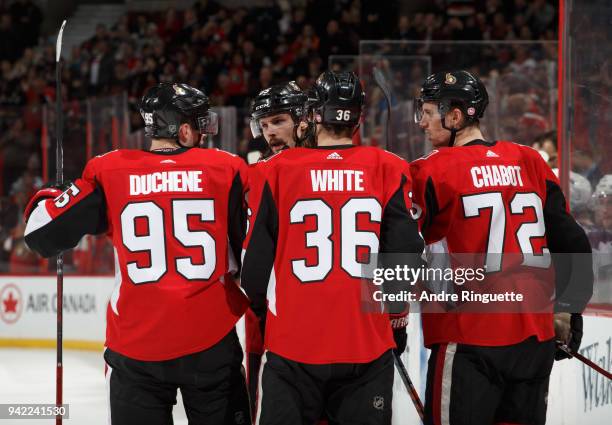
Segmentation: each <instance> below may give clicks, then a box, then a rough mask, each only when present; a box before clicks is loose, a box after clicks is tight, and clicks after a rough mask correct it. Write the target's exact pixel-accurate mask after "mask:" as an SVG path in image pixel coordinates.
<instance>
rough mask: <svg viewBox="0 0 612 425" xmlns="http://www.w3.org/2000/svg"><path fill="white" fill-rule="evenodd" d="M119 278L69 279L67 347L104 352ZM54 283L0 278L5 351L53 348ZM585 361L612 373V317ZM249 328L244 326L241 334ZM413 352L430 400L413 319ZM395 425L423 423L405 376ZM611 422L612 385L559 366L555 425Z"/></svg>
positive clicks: (589, 326) (600, 318) (552, 395)
mask: <svg viewBox="0 0 612 425" xmlns="http://www.w3.org/2000/svg"><path fill="white" fill-rule="evenodd" d="M114 285H115V281H114V277H112V276H108V277H106V276H105V277H89V276H87V277H82V276H81V277H79V276H70V277H65V278H64V347H65V348H69V349H70V348H74V349H89V350H101V349H102V347H103V344H104V334H105V323H106V305H107V302H108V299H109V297H110V294H111V292H112V290H113V288H114ZM55 294H56V278H55V276H44V277H41V276H36V277H34V276H1V277H0V347H1V346H10V347H54V346H55V335H56V312H55V311H56V295H55ZM584 322H585V323H584V331H585V336H584V339H583V343H582V347H581V353H582V354H583V355H584V356H586V357H587V358H589V359H591V360H593V361H595V362H596V363H598V364H599V365H600V366H602V367H604V368H606V369H608V370H610V369H612V354H611V353H612V315H610V314H606V313H605V312H603V314H601V312H600V314H597V315H588V316H585V321H584ZM241 327H242V326H239V329H240V328H241ZM408 334H409V342H408V347H409V349H408V351H407V352H406V353H404V354H403V356H402V358H403V360H404V362H405V364H406V367H407V368H408V371H409V373H410V375H411V378H412V380H413V381H414V384H415V386H416V387H417V389H419V392H420V393H421V394H424V386H425V372H426V369H427V356H428V350H426V349H424V348H423V345H422V336H421V332H420V321H419V316H418V315H416V314H414V315H411V317H410V324H409V327H408ZM393 410H394V415H393V417H394V420H393V422H394V425H395V424H397V425H400V424H402V425H403V424H407V423H414V424H417V423H418V421H417V417H416V414H415V411H414V408H413V406H412V402H411V401H410V399H409V397H408V395H407V393H406V391H405V389H404V388H403V385H402V383H401V381H400V379H399V377H398V376H396V379H395V382H394V400H393ZM610 417H612V381H609V380H605V378H603V377H601V376H600V375H598V374H597V373H596V372H594V371H592V370H591V369H589V368H588V367H586V366H584V365H582V363H580V362H578V361H577V360H574V359H571V360H564V361H561V362H556V363H555V367H554V369H553V374H552V376H551V383H550V392H549V409H548V421H547V423H548V424H552V425H565V424H567V425H570V424H572V425H574V424H576V423H580V424H581V425H591V424H592V425H599V424H602V423H606V422H607V421H608V420H609V418H610Z"/></svg>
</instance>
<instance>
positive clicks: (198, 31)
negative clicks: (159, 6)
mask: <svg viewBox="0 0 612 425" xmlns="http://www.w3.org/2000/svg"><path fill="white" fill-rule="evenodd" d="M421 3H422V4H423V5H424V6H422V7H419V8H418V10H413V9H415V8H417V7H416V6H412V7H411V9H410V10H404V9H405V7H406V5H402V2H400V1H397V0H395V1H367V0H334V1H332V0H303V1H302V2H294V1H291V2H290V1H287V0H285V1H283V0H278V1H275V0H271V1H269V2H268V5H267V6H265V7H249V8H245V7H238V8H228V7H225V6H223V5H221V4H219V3H217V2H215V1H214V0H199V1H196V2H195V3H194V4H193V5H192V6H191V7H189V8H187V9H184V10H177V9H174V8H170V9H168V10H166V11H164V12H148V11H142V12H129V13H127V14H125V15H124V16H122V17H121V18H120V19H119V20H118V21H117V22H116V23H115V24H114V25H112V26H111V27H109V28H107V27H106V26H104V25H98V26H97V27H96V29H95V34H94V35H93V36H92V37H91V38H90V39H88V40H86V41H85V42H83V43H82V44H81V45H79V46H75V47H73V48H72V51H70V52H67V55H66V57H67V58H66V60H65V62H64V66H63V75H62V83H63V93H62V96H63V98H64V99H65V101H66V104H67V105H70V104H71V102H73V103H75V104H76V103H78V102H82V101H83V100H84V99H86V98H88V97H104V96H110V95H117V94H123V93H127V98H128V100H129V102H130V106H131V108H130V110H131V114H132V116H131V118H132V119H131V120H130V122H131V124H132V129H133V130H135V129H137V127H138V126H139V125H141V120H140V118H139V115H138V109H137V104H138V100H139V99H140V96H141V95H142V93H143V92H144V90H145V89H146V88H148V87H150V86H151V85H153V84H155V83H157V82H159V81H184V82H187V83H188V84H190V85H193V86H195V87H198V88H201V89H203V90H204V91H205V92H206V93H207V94H209V96H210V98H211V102H212V104H213V105H217V106H235V107H236V108H239V109H240V110H241V111H247V110H248V107H249V105H250V100H251V99H252V98H253V96H254V95H256V94H257V93H258V91H260V90H261V89H263V88H265V87H268V86H269V85H271V84H274V83H277V82H286V81H288V80H291V79H293V80H296V82H297V83H298V84H299V85H300V86H302V87H307V86H308V85H310V84H311V83H312V81H313V80H314V78H316V77H317V76H318V75H319V74H320V72H321V71H322V70H323V69H324V68H326V67H327V65H328V57H329V56H330V55H357V54H359V42H360V40H366V39H372V40H377V39H379V40H382V39H388V40H406V41H421V42H427V41H433V42H436V41H440V40H482V41H492V40H503V41H517V42H519V43H517V44H516V45H512V46H510V47H502V48H499V49H491V48H482V47H476V48H473V49H472V50H469V51H467V53H466V50H460V49H457V48H456V47H455V49H454V51H452V52H450V51H449V47H448V46H444V47H442V48H441V49H440V50H437V49H436V48H435V47H432V46H431V45H430V44H428V43H421V44H419V45H415V46H413V47H410V48H408V47H406V46H404V47H402V49H403V50H401V52H400V53H401V54H421V55H429V56H431V57H432V63H433V64H434V67H442V66H444V65H443V63H445V64H446V66H445V67H446V68H448V67H451V66H452V67H460V66H463V63H462V61H464V62H466V66H468V65H469V67H470V68H471V69H474V71H476V72H478V73H479V74H481V75H482V76H483V77H484V78H485V79H489V78H491V77H499V78H505V79H509V80H510V83H508V84H506V81H505V80H504V84H503V85H502V86H504V87H507V86H508V85H510V86H511V85H512V84H515V85H516V84H521V83H523V82H524V80H525V79H526V80H528V81H529V82H530V84H528V89H527V90H526V91H525V92H524V93H519V94H518V95H517V94H516V93H514V94H513V96H514V97H512V96H510V95H508V96H506V97H504V98H503V102H498V103H500V104H501V105H500V108H502V109H501V112H500V111H499V110H498V113H505V112H507V111H512V110H513V108H514V109H516V110H517V111H518V112H517V114H519V116H518V117H519V118H522V119H523V120H524V122H523V124H525V123H527V124H528V125H533V126H535V127H534V128H535V130H534V131H533V132H532V133H529V134H520V133H516V134H512V135H513V136H517V137H525V138H526V139H525V143H527V142H528V141H530V140H531V138H533V136H534V134H535V133H544V132H547V131H550V130H552V127H553V125H554V124H553V122H551V121H552V120H551V117H550V116H549V115H548V111H550V110H551V105H550V103H549V102H550V101H551V96H550V90H553V89H554V86H553V87H551V86H542V84H541V81H540V80H539V79H538V78H541V79H546V78H549V77H550V72H548V73H547V71H546V70H544V71H543V70H542V69H541V68H542V67H539V66H538V65H539V64H540V63H541V61H543V60H546V61H548V62H554V60H555V59H556V57H555V52H556V48H557V46H556V44H549V45H546V44H544V45H542V46H544V47H542V46H539V47H538V48H537V49H538V50H534V48H532V47H530V46H529V45H523V44H520V43H521V42H524V41H530V40H531V41H533V40H539V41H548V42H554V41H556V40H557V13H558V10H557V8H556V6H553V4H556V2H553V1H552V0H532V1H527V0H513V1H502V0H473V1H469V0H468V1H466V0H461V1H459V0H455V1H454V0H436V1H431V2H421ZM42 16H43V15H42V13H41V10H40V9H39V8H38V7H37V6H36V5H35V4H34V3H33V2H32V0H16V1H13V2H8V3H7V2H0V33H1V35H2V36H0V73H1V74H2V78H1V79H0V164H1V165H2V167H1V169H2V173H1V175H0V271H7V266H6V264H13V262H12V260H11V258H12V256H13V255H14V253H15V252H16V248H15V247H17V246H19V244H20V243H21V244H23V239H22V235H23V229H22V227H23V226H22V224H23V223H22V222H21V216H20V214H21V210H22V209H23V206H24V202H26V201H27V199H28V198H29V196H30V194H31V193H32V192H33V191H34V190H36V189H37V188H38V187H40V185H41V184H42V183H43V182H42V180H41V164H40V163H41V158H40V138H41V134H40V129H41V119H42V118H41V110H42V106H43V105H45V104H53V102H54V100H55V96H56V93H55V62H54V54H55V45H54V42H55V35H53V36H50V37H41V36H40V28H41V22H42ZM69 30H70V28H68V29H67V31H69ZM410 49H413V50H410ZM378 53H389V51H385V50H384V49H383V50H381V51H379V52H378ZM391 53H393V52H391ZM444 61H445V62H444ZM468 61H469V63H468ZM549 71H550V70H549ZM542 73H543V74H542ZM424 75H425V70H424V69H420V70H418V69H417V70H413V72H412V74H411V78H412V79H413V80H415V81H416V80H419V79H421V78H422V77H424ZM534 75H535V76H538V78H535V77H534ZM521 76H522V77H521ZM517 79H518V80H517ZM517 81H518V82H517ZM534 81H535V82H534ZM555 82H556V80H555ZM415 87H416V85H415ZM546 87H548V91H547V89H546ZM503 94H504V93H502V95H503ZM497 100H500V99H497ZM77 109H78V108H74V110H77ZM553 109H554V108H553ZM526 111H527V112H528V114H527V116H524V115H525V112H526ZM530 119H531V121H529V120H530ZM516 123H517V120H516V119H514V118H513V117H511V118H510V119H508V120H506V122H502V126H508V129H507V131H508V132H511V130H512V129H511V128H510V127H511V126H515V125H516ZM240 125H241V127H240V129H239V131H238V137H239V138H240V139H243V142H244V141H248V138H249V134H248V126H245V125H243V122H242V120H240ZM521 128H524V125H523V127H521ZM504 129H505V127H504ZM243 130H244V131H243ZM515 130H516V131H517V132H518V131H519V130H518V129H515ZM75 134H76V135H77V136H75V137H82V135H83V134H84V131H80V132H78V131H77V132H75ZM240 146H242V147H243V148H245V149H246V143H241V144H240ZM83 164H84V159H83V161H82V162H81V163H80V166H81V167H82V165H83ZM73 169H74V170H75V171H74V175H68V176H67V177H68V178H74V177H77V175H78V171H79V166H74V167H73ZM69 174H70V173H69ZM89 249H91V245H90V246H89ZM37 261H38V260H37V259H35V258H28V259H27V260H25V261H23V262H22V263H25V264H26V265H25V266H23V267H21V266H19V267H17V266H15V269H11V270H13V271H14V270H17V271H23V270H27V269H28V267H40V265H39V264H38V262H37ZM28 262H29V263H28ZM14 264H21V263H20V262H19V261H15V262H14ZM28 264H29V266H28ZM20 267H21V268H20ZM24 267H25V268H24ZM96 269H97V270H100V268H99V267H96ZM103 271H107V270H103ZM108 271H110V270H108Z"/></svg>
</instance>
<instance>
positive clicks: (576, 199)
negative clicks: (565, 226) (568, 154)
mask: <svg viewBox="0 0 612 425" xmlns="http://www.w3.org/2000/svg"><path fill="white" fill-rule="evenodd" d="M553 173H555V175H556V176H557V177H559V169H558V168H553ZM610 183H611V184H612V180H611V181H610ZM611 187H612V186H611ZM592 193H593V189H592V188H591V183H589V181H588V180H587V178H586V177H584V176H583V175H581V174H578V173H576V172H574V171H570V210H571V211H572V212H577V211H581V210H582V209H584V208H586V207H588V205H589V201H590V200H591V194H592Z"/></svg>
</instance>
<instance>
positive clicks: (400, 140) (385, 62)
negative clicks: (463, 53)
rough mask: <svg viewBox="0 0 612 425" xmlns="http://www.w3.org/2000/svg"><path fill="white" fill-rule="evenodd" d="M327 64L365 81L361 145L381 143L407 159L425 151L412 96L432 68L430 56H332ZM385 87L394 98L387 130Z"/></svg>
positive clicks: (379, 144) (416, 92)
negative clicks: (415, 119)
mask: <svg viewBox="0 0 612 425" xmlns="http://www.w3.org/2000/svg"><path fill="white" fill-rule="evenodd" d="M328 66H329V68H330V69H333V70H335V71H354V72H356V73H357V74H358V75H359V77H360V78H361V81H362V82H363V84H364V90H365V92H366V100H365V107H364V110H363V114H362V121H361V128H360V143H361V144H363V145H371V146H380V147H382V148H385V149H387V150H389V151H391V152H394V153H396V154H398V155H400V156H402V157H404V158H406V159H407V160H413V159H416V158H418V157H420V156H422V155H423V154H425V153H426V151H427V150H428V144H427V142H426V140H425V138H424V137H423V133H422V132H421V131H420V130H419V128H418V126H416V125H414V124H413V123H412V116H413V99H414V97H415V96H416V95H418V90H419V87H420V84H421V82H422V81H423V80H424V79H425V77H426V76H427V75H428V74H429V73H430V70H431V61H430V58H429V57H427V56H402V55H389V56H379V55H367V54H366V55H363V54H362V55H358V56H351V55H331V56H330V57H329V60H328ZM375 68H377V69H378V70H379V71H380V73H379V74H378V75H379V82H380V83H382V87H381V84H379V82H377V81H376V79H375V78H374V69H375ZM383 87H384V88H385V90H387V91H388V95H389V98H390V100H391V120H390V121H389V124H388V129H387V116H388V108H387V101H386V100H385V93H384V90H383ZM387 131H388V133H387Z"/></svg>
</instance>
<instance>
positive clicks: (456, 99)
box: [414, 70, 489, 146]
mask: <svg viewBox="0 0 612 425" xmlns="http://www.w3.org/2000/svg"><path fill="white" fill-rule="evenodd" d="M425 102H434V103H437V105H438V111H439V112H440V120H441V122H442V127H443V128H445V129H447V130H449V131H450V132H451V135H450V140H449V142H448V145H449V146H453V145H454V144H455V137H456V135H457V132H458V131H460V130H463V129H464V128H465V127H467V126H468V125H471V124H473V123H476V122H478V120H479V119H480V118H482V116H483V114H484V111H485V109H487V105H488V104H489V95H488V93H487V88H486V87H485V85H484V84H483V83H482V81H480V79H479V78H478V77H476V76H475V75H473V74H471V73H470V72H468V71H464V70H459V71H450V72H437V73H435V74H431V75H430V76H429V77H427V79H426V80H425V83H423V86H422V87H421V96H420V97H418V98H417V99H415V100H414V121H415V122H416V123H417V124H418V123H419V122H420V121H421V119H422V118H423V104H424V103H425ZM453 108H459V110H461V112H463V116H464V117H465V120H464V123H463V126H462V127H460V128H447V127H446V124H445V122H444V117H445V116H446V114H447V113H449V112H450V111H451V110H452V109H453Z"/></svg>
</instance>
